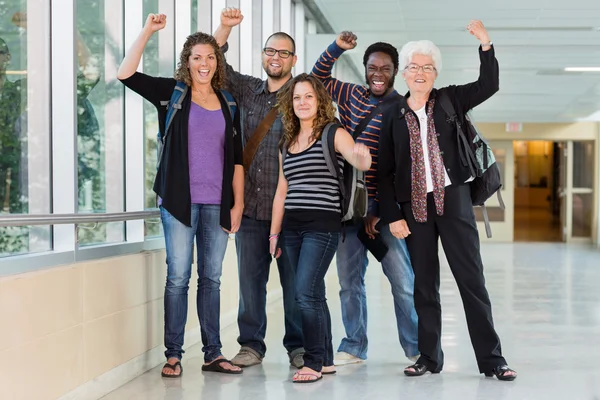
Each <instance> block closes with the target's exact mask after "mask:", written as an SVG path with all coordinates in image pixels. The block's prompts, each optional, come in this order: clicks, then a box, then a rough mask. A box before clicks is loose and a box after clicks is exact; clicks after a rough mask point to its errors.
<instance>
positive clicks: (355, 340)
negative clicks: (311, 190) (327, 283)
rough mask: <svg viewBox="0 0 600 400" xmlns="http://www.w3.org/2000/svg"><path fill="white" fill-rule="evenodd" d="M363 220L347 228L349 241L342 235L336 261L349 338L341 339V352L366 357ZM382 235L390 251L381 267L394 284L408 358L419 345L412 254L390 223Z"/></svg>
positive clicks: (401, 334)
mask: <svg viewBox="0 0 600 400" xmlns="http://www.w3.org/2000/svg"><path fill="white" fill-rule="evenodd" d="M359 229H364V226H363V224H362V223H360V224H356V225H352V226H347V227H346V240H345V241H344V242H342V239H341V238H340V241H339V247H338V250H337V256H336V263H337V269H338V278H339V281H340V287H341V289H340V301H341V303H342V321H343V323H344V328H345V330H346V337H344V338H343V339H342V342H341V343H340V346H339V348H338V351H344V352H346V353H349V354H352V355H353V356H356V357H359V358H362V359H363V360H366V359H367V349H368V339H367V294H366V287H365V273H366V271H367V265H368V263H369V261H368V259H367V249H366V247H365V246H364V245H363V244H362V242H361V241H360V240H359V239H358V237H357V233H358V230H359ZM380 234H381V237H382V238H383V240H384V242H385V244H387V246H388V248H389V250H388V252H387V254H386V255H385V258H384V259H383V261H382V263H381V266H382V267H383V273H384V274H385V276H386V277H387V278H388V280H389V281H390V285H391V286H392V296H393V298H394V310H395V312H396V325H397V327H398V337H399V339H400V344H401V345H402V348H403V349H404V354H405V355H406V356H407V357H412V356H416V355H417V354H419V349H418V346H417V338H418V333H417V313H416V311H415V303H414V299H413V293H414V281H415V275H414V272H413V269H412V267H411V264H410V256H409V254H408V249H407V248H406V243H405V242H404V240H403V239H397V238H395V237H394V236H393V235H392V234H391V232H390V228H389V225H385V226H383V227H382V228H381V229H380Z"/></svg>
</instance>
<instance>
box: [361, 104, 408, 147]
mask: <svg viewBox="0 0 600 400" xmlns="http://www.w3.org/2000/svg"><path fill="white" fill-rule="evenodd" d="M400 99H402V96H400V95H399V94H396V95H395V96H391V97H388V98H387V99H385V100H382V101H381V102H380V103H379V104H377V106H375V108H372V109H371V111H370V112H369V113H368V114H367V115H365V117H364V118H363V119H362V120H361V121H360V123H359V124H358V125H357V126H356V128H354V132H352V138H353V139H354V140H356V138H357V137H359V136H360V134H361V133H363V131H364V130H365V128H366V127H367V124H368V123H369V122H370V121H371V120H372V119H373V118H374V117H376V116H377V115H379V114H383V113H384V112H385V111H387V109H388V108H389V107H390V106H391V105H393V104H394V103H396V102H398V101H399V100H400Z"/></svg>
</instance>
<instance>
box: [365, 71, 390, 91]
mask: <svg viewBox="0 0 600 400" xmlns="http://www.w3.org/2000/svg"><path fill="white" fill-rule="evenodd" d="M395 81H396V77H395V76H392V77H391V78H390V80H389V81H388V85H387V87H386V88H385V91H384V92H383V95H382V96H384V95H385V94H386V93H387V91H388V90H389V89H390V88H393V87H394V82H395ZM365 82H367V86H368V87H371V82H370V81H369V77H368V76H367V74H366V73H365ZM374 96H376V95H374Z"/></svg>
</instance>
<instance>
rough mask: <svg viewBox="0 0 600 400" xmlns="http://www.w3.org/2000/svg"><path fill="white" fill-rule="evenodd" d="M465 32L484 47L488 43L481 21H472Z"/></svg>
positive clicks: (488, 38) (486, 33) (488, 39)
mask: <svg viewBox="0 0 600 400" xmlns="http://www.w3.org/2000/svg"><path fill="white" fill-rule="evenodd" d="M467 30H468V31H469V33H470V34H471V35H473V36H475V37H476V38H477V40H479V42H481V44H483V45H485V44H488V43H489V42H490V36H489V35H488V32H487V30H486V29H485V27H484V26H483V23H482V22H481V21H479V20H472V21H471V22H469V25H467Z"/></svg>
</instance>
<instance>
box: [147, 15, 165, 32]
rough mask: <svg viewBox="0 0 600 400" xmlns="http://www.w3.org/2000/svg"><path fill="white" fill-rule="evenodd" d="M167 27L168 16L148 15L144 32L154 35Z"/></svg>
mask: <svg viewBox="0 0 600 400" xmlns="http://www.w3.org/2000/svg"><path fill="white" fill-rule="evenodd" d="M165 25H167V16H166V15H165V14H148V18H146V23H145V24H144V30H148V31H150V32H151V33H154V32H156V31H160V30H161V29H163V28H164V27H165Z"/></svg>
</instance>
